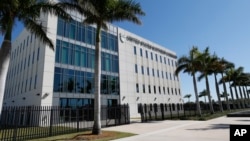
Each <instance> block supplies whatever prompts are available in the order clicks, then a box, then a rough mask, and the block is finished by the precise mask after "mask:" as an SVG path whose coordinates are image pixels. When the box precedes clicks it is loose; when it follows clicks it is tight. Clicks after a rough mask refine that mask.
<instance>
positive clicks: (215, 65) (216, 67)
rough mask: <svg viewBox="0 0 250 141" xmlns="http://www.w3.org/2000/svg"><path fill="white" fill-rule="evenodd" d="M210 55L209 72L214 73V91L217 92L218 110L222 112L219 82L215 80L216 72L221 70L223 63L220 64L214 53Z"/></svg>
mask: <svg viewBox="0 0 250 141" xmlns="http://www.w3.org/2000/svg"><path fill="white" fill-rule="evenodd" d="M211 57H212V60H213V62H211V66H212V67H210V71H211V72H210V73H213V74H214V81H215V89H216V93H217V98H218V103H219V107H220V111H221V112H223V106H222V102H221V97H220V90H219V84H218V81H217V74H218V73H220V72H221V68H222V65H223V64H221V62H220V59H219V58H218V57H217V56H216V55H215V54H214V55H212V56H211Z"/></svg>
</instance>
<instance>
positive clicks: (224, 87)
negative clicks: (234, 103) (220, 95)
mask: <svg viewBox="0 0 250 141" xmlns="http://www.w3.org/2000/svg"><path fill="white" fill-rule="evenodd" d="M223 77H224V76H223V73H221V78H223ZM223 89H224V92H225V93H226V103H227V110H231V108H230V105H229V100H228V95H227V88H226V83H225V81H224V79H223Z"/></svg>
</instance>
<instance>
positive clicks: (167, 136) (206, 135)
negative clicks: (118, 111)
mask: <svg viewBox="0 0 250 141" xmlns="http://www.w3.org/2000/svg"><path fill="white" fill-rule="evenodd" d="M230 124H240V125H241V124H242V125H250V118H249V117H226V116H224V117H220V118H216V119H212V120H209V121H191V120H165V121H154V122H149V123H139V122H137V123H131V124H129V125H122V126H115V127H109V128H104V129H103V130H111V131H121V132H129V133H135V134H138V135H136V136H132V137H127V138H122V139H118V140H117V141H164V140H168V141H229V125H230Z"/></svg>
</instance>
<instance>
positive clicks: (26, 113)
mask: <svg viewBox="0 0 250 141" xmlns="http://www.w3.org/2000/svg"><path fill="white" fill-rule="evenodd" d="M93 119H94V109H93V107H78V108H61V107H35V106H32V107H31V106H28V107H3V109H2V115H1V119H0V140H4V141H17V140H28V139H34V138H41V137H48V136H54V135H59V134H65V133H74V132H80V131H83V130H88V129H90V128H92V127H93ZM129 123H130V118H129V106H128V105H119V106H115V107H107V106H106V107H105V106H102V108H101V124H102V127H107V126H115V125H121V124H129Z"/></svg>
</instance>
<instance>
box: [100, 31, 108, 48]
mask: <svg viewBox="0 0 250 141" xmlns="http://www.w3.org/2000/svg"><path fill="white" fill-rule="evenodd" d="M101 34H102V35H101V37H102V40H101V46H102V48H105V49H108V39H107V38H108V37H107V33H106V32H104V31H102V33H101Z"/></svg>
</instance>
